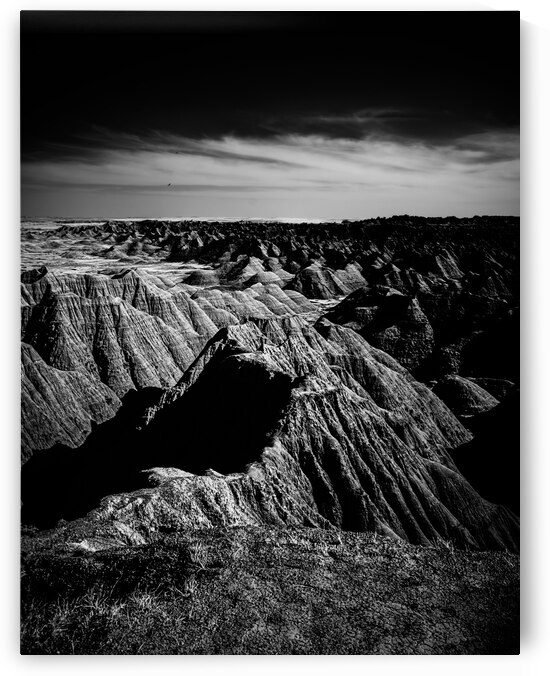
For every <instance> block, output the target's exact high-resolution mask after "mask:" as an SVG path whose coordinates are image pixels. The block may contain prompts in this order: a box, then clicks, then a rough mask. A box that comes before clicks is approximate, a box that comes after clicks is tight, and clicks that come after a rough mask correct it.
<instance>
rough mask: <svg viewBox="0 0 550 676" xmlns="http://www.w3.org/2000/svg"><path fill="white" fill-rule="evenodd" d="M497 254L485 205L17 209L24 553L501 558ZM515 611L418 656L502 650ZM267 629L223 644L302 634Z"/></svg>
mask: <svg viewBox="0 0 550 676" xmlns="http://www.w3.org/2000/svg"><path fill="white" fill-rule="evenodd" d="M39 226H40V227H39ZM518 249H519V223H518V220H517V219H514V218H499V217H475V218H473V219H455V218H447V219H424V218H413V217H409V216H404V217H396V218H391V219H374V220H369V221H361V222H346V221H344V222H342V223H326V224H307V223H296V224H289V223H278V222H256V221H247V222H245V221H240V222H220V223H218V222H206V221H204V222H201V221H193V222H190V221H168V220H167V221H163V220H155V221H144V220H140V221H131V220H125V221H108V222H98V221H90V222H87V223H80V224H76V223H58V224H56V225H55V226H53V225H49V226H48V227H43V224H36V223H35V224H30V223H29V224H24V225H23V227H22V265H23V271H22V275H21V298H22V315H21V317H22V320H21V339H22V502H23V512H22V514H23V517H22V520H23V525H24V527H25V529H24V533H25V535H24V538H23V550H24V552H26V553H27V555H28V558H29V560H32V561H36V557H42V559H40V560H44V561H46V560H47V561H50V563H49V564H48V565H50V564H51V561H60V560H62V561H66V560H67V557H69V559H71V557H74V556H78V557H79V560H80V557H82V556H85V557H88V558H89V559H90V561H97V560H98V559H97V557H100V556H104V557H105V556H115V555H117V556H118V554H115V553H116V552H120V551H121V548H123V550H124V551H134V549H132V548H137V550H140V548H142V549H143V548H145V549H147V548H151V547H153V548H155V547H157V546H160V545H159V544H158V543H159V542H164V541H165V540H166V539H167V538H168V539H170V538H172V539H173V538H176V540H177V538H181V537H185V538H189V537H191V538H193V537H199V534H200V533H221V532H223V533H235V534H236V533H239V532H245V533H247V532H250V533H255V535H253V536H252V535H250V536H246V537H245V536H242V537H244V538H245V540H244V542H245V544H246V547H248V548H250V547H252V544H253V542H254V541H253V540H250V538H260V540H261V546H260V545H259V544H258V547H259V549H260V550H262V551H263V549H265V547H266V546H267V545H266V538H267V540H269V541H271V540H270V538H271V537H272V536H271V535H270V534H272V533H273V532H280V533H281V535H280V542H281V543H282V542H283V541H284V542H285V543H287V539H288V537H287V536H286V535H284V533H287V532H288V533H290V532H294V531H295V529H305V531H304V532H305V533H309V532H310V531H311V532H313V531H315V532H319V533H321V531H322V532H323V533H328V534H331V533H333V534H334V536H332V535H330V537H336V541H337V542H339V543H340V546H341V547H343V548H344V549H343V550H342V551H343V552H344V554H345V557H348V558H349V557H351V558H350V559H349V560H350V561H351V560H352V559H353V556H355V554H354V555H353V556H352V554H351V553H350V552H351V550H349V551H348V549H349V548H348V549H346V547H348V545H349V547H351V543H352V540H351V539H349V537H348V534H350V533H354V534H356V535H354V537H356V538H364V539H363V540H361V542H362V543H363V544H362V545H359V544H358V542H359V541H358V540H357V539H354V540H353V547H355V548H357V547H359V549H361V547H363V546H364V547H366V548H367V549H368V547H369V546H372V538H373V537H380V538H382V539H383V541H384V542H388V543H391V547H390V548H391V550H392V551H394V552H396V551H401V552H402V553H403V552H406V551H409V550H408V549H406V548H407V547H409V548H411V550H410V551H415V550H414V548H415V547H417V548H418V547H420V549H419V550H418V551H420V550H421V549H422V548H427V550H426V551H428V550H429V551H432V549H430V548H433V547H434V546H438V543H439V545H441V543H445V546H447V547H452V548H453V550H454V549H456V550H468V551H469V552H473V551H484V552H489V551H490V552H492V553H491V554H489V553H487V554H486V556H489V557H499V556H502V554H497V553H496V552H503V553H504V555H505V556H506V557H508V558H507V559H506V561H508V562H509V561H512V562H513V563H512V564H510V565H512V567H513V569H514V571H516V572H517V568H516V566H517V557H516V556H515V555H516V554H517V552H518V547H519V520H518V516H517V515H518V513H519V499H518V492H517V491H518V486H517V484H518V481H517V466H518V455H519V448H518V444H519V439H518V433H517V422H516V421H517V417H518V407H517V398H518V385H519V369H518V321H519V320H518V312H519V288H518V287H519V269H518V268H519V251H518ZM239 529H245V530H244V531H241V530H239ZM274 529H275V530H274ZM193 533H195V535H193ZM343 536H345V537H343ZM212 537H217V536H214V535H204V538H207V539H208V538H210V539H211V538H212ZM230 537H232V538H236V537H237V535H231V536H230ZM238 537H241V536H238ZM304 537H306V538H309V537H310V536H309V535H307V536H306V535H304ZM311 537H313V538H314V537H317V536H314V535H311ZM318 537H320V538H326V537H329V536H328V535H321V534H320V535H319V536H318ZM342 537H343V539H342ZM247 538H248V539H247ZM262 538H263V539H262ZM285 538H286V539H285ZM346 538H348V539H346ZM369 538H370V539H369ZM170 542H172V540H170ZM186 542H187V541H186ZM205 542H206V540H205ZM208 542H210V540H208ZM308 542H309V540H308ZM323 542H324V540H323ZM331 542H332V540H331ZM251 543H252V544H251ZM346 543H348V545H346ZM369 543H370V544H369ZM163 546H164V545H163ZM243 546H245V545H243ZM281 546H283V545H281ZM284 546H285V547H286V546H290V545H288V543H287V544H285V545H284ZM300 546H302V545H300ZM303 546H304V547H305V546H306V545H303ZM307 546H308V547H309V545H307ZM389 546H390V545H388V547H389ZM399 547H401V548H405V549H401V550H400V549H399ZM262 548H263V549H262ZM396 548H397V549H396ZM144 551H145V550H144ZM147 551H149V550H147ZM247 551H248V554H247V556H252V559H253V560H255V561H256V563H257V560H256V559H254V555H253V551H252V550H248V549H247ZM251 551H252V553H251ZM297 551H298V550H297ZM354 551H355V550H354ZM361 551H363V550H361ZM365 551H366V550H365ZM363 554H364V552H363ZM363 554H361V556H363ZM285 556H286V555H285ZM396 556H397V555H396ZM400 556H401V555H400ZM461 556H462V554H461ZM468 556H471V557H473V556H474V555H473V554H464V557H465V558H464V562H465V563H464V565H466V566H469V565H472V566H473V565H474V563H473V561H474V560H473V559H469V558H468ZM48 557H50V558H48ZM52 557H53V558H52ZM94 557H95V558H94ZM345 557H344V558H345ZM346 560H347V559H346ZM353 560H354V561H355V564H353V565H356V564H357V557H356V558H355V559H353ZM487 560H489V559H487ZM490 560H491V562H492V563H491V566H493V567H492V568H491V571H492V572H488V573H487V577H486V578H485V579H486V583H487V585H488V587H487V588H489V587H490V586H491V584H493V583H495V584H496V580H497V577H499V578H500V577H501V574H502V568H499V565H500V564H499V565H497V564H496V563H495V562H496V561H497V558H493V559H490ZM300 561H301V562H302V564H303V566H306V567H307V565H310V563H308V561H309V559H308V557H307V555H306V554H305V553H304V554H303V556H302V557H301V558H300V556H298V563H297V564H296V565H298V567H300V565H302V564H301V563H300ZM395 561H397V558H396V559H395ZM498 561H501V559H498ZM306 564H307V565H306ZM29 565H31V564H29ZM44 565H45V564H44ZM63 565H65V564H63ZM94 565H95V564H94ZM251 565H252V564H251ZM254 565H256V564H254ZM350 565H351V564H350ZM396 565H397V564H396ZM437 565H439V562H438V564H437ZM476 565H477V564H476ZM484 565H485V564H484ZM502 565H504V564H502ZM506 565H507V564H506ZM59 566H60V568H59V570H61V569H62V567H63V566H62V565H61V564H59ZM31 567H32V566H31ZM352 568H353V566H352ZM346 570H348V569H346ZM351 570H352V569H351V568H350V569H349V570H348V573H349V574H350V575H352V574H353V575H355V573H352V572H351ZM353 570H355V568H354V569H353ZM357 570H359V568H357ZM392 570H393V573H395V570H396V569H395V568H394V569H392ZM393 573H392V574H393ZM357 574H359V573H357ZM274 576H275V573H274ZM260 577H261V576H260ZM31 578H32V576H31ZM37 579H38V578H37ZM274 579H275V577H273V578H271V583H272V582H273V580H274ZM465 579H470V577H469V576H468V575H466V576H465ZM502 579H503V578H502ZM354 580H355V583H354V584H358V585H359V582H358V578H357V577H355V578H354ZM256 582H258V581H257V580H256ZM36 584H37V585H38V584H39V583H38V582H36ZM335 584H336V582H335ZM338 584H340V582H338ZM365 584H366V583H365ZM465 584H466V583H465ZM499 584H500V582H499ZM510 585H511V586H510ZM510 585H508V587H506V591H502V590H500V591H499V592H498V593H497V592H495V599H496V598H497V597H498V600H495V599H493V600H492V601H491V602H494V604H495V605H494V615H495V621H496V615H498V614H499V613H500V614H501V617H504V616H505V615H506V613H507V612H508V611H509V608H510V607H511V606H513V605H514V604H515V603H517V598H516V592H515V591H513V589H515V587H514V586H513V584H512V582H510ZM29 593H30V592H29ZM201 598H202V597H201ZM487 598H489V597H487ZM491 598H492V597H491ZM485 601H487V599H485ZM205 603H206V602H205ZM216 603H218V602H216ZM326 603H328V602H326ZM415 603H418V599H416V600H415ZM421 603H422V602H421ZM489 607H492V606H490V604H489ZM386 610H387V607H386ZM425 610H426V608H424V609H423V612H424V611H425ZM211 611H212V608H211V606H208V604H206V605H205V606H204V608H203V611H202V612H204V613H208V612H211ZM331 612H335V610H334V608H332V611H331ZM357 612H359V611H357ZM403 612H404V611H403ZM461 612H462V611H461ZM464 612H466V611H464ZM488 612H489V611H488ZM502 613H504V615H503V614H502ZM245 614H246V613H245ZM461 617H462V619H464V617H465V616H462V615H461ZM507 621H508V620H507ZM516 621H517V618H516V617H515V615H513V614H512V616H511V619H510V621H509V623H508V624H507V625H506V628H505V629H504V630H503V631H502V632H500V630H498V631H497V630H495V626H489V627H487V632H489V633H490V635H491V637H492V638H489V639H487V642H486V643H485V644H483V640H484V639H483V640H482V639H480V641H481V644H483V645H482V647H480V645H481V644H479V645H477V647H474V646H473V644H472V645H470V644H468V645H469V647H467V646H466V644H464V645H462V647H461V648H460V647H459V648H456V645H455V648H453V647H452V646H451V647H449V646H450V644H448V642H446V639H445V640H443V639H442V640H441V641H442V642H440V644H439V648H437V646H436V647H434V645H435V644H434V645H432V644H430V646H431V647H430V648H428V649H426V650H424V651H425V652H426V651H427V652H437V651H438V650H439V651H442V652H453V651H458V652H461V651H462V652H468V651H474V652H475V651H476V650H477V651H478V652H479V651H483V650H493V651H504V652H507V651H508V652H509V651H510V646H509V644H510V641H509V640H508V639H506V641H507V642H506V645H504V644H502V641H504V638H502V637H506V636H508V638H509V635H510V632H511V633H512V635H514V628H513V627H514V626H515V625H514V622H516ZM425 622H427V623H428V624H429V623H430V620H425ZM510 623H511V624H510ZM319 626H321V625H319ZM468 626H469V625H468ZM465 627H466V625H464V626H462V629H461V631H462V632H466V634H468V632H473V631H474V630H473V629H472V627H470V628H469V629H468V628H465ZM511 627H512V628H511ZM319 630H320V631H321V632H322V631H325V629H319ZM228 631H229V630H228ZM478 631H479V628H478V629H475V632H478ZM499 632H500V633H499ZM498 635H500V637H501V638H500V639H499V638H498ZM495 636H497V638H495ZM264 639H265V636H264V638H263V639H262V640H264ZM285 640H286V639H285ZM499 640H500V641H501V642H500V643H499ZM258 641H260V639H258ZM494 641H496V643H495V642H494ZM512 642H513V641H512ZM306 643H307V642H306ZM436 643H437V641H436ZM451 643H452V642H451ZM230 644H231V645H233V644H232V643H231V641H229V643H226V644H225V647H223V646H222V647H220V646H218V648H216V649H215V650H214V648H212V646H210V648H208V650H211V651H214V652H231V648H230V647H228V646H229V645H230ZM275 644H276V648H273V645H275ZM275 644H269V646H271V647H269V646H268V647H267V648H265V647H264V648H262V647H261V646H262V645H263V644H262V643H261V641H260V642H259V643H254V641H252V643H251V644H250V645H248V644H247V649H246V650H247V651H248V652H251V651H252V652H253V651H254V650H256V651H259V652H270V651H273V650H275V651H277V650H278V651H281V650H283V648H282V647H281V646H282V645H283V644H284V645H285V646H286V647H285V649H284V650H285V651H286V652H292V651H297V652H316V651H317V652H318V651H319V650H318V649H317V648H316V647H315V646H314V645H313V644H312V643H311V642H310V643H307V645H306V646H305V647H304V646H302V648H300V647H299V646H298V647H296V646H294V647H292V646H291V647H288V646H287V645H286V643H285V642H284V641H283V643H281V642H280V641H279V643H277V642H275ZM352 644H353V645H351V647H350V649H349V651H350V652H361V651H363V652H369V651H370V652H384V651H389V652H392V651H393V652H407V651H408V652H411V651H413V652H414V650H413V644H414V642H412V643H411V642H410V641H409V642H408V643H407V641H404V643H402V645H401V644H399V642H398V644H399V645H401V647H399V646H398V644H396V646H397V647H396V646H394V647H393V648H387V646H386V647H380V646H379V645H378V644H376V645H374V644H372V645H371V644H369V643H368V641H367V642H366V643H365V642H364V641H363V639H361V640H358V641H356V642H353V641H352ZM297 645H298V644H297ZM384 645H385V644H384ZM368 646H370V647H368ZM377 646H378V647H377ZM442 646H443V647H442ZM157 647H158V646H157ZM272 648H273V650H272ZM287 648H288V649H287ZM186 649H187V651H188V652H193V650H195V651H198V652H200V650H201V649H202V648H199V647H197V646H195V648H192V647H190V645H189V646H187V648H184V649H183V652H185V650H186ZM159 650H160V649H159ZM29 651H31V652H32V651H33V648H32V647H31V648H29ZM152 651H154V650H153V649H152ZM237 652H238V651H237ZM420 652H422V651H420Z"/></svg>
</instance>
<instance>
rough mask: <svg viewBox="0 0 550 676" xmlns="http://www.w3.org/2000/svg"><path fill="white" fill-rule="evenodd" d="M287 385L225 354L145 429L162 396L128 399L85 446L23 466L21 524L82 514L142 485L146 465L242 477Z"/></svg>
mask: <svg viewBox="0 0 550 676" xmlns="http://www.w3.org/2000/svg"><path fill="white" fill-rule="evenodd" d="M291 387H292V379H291V378H290V377H289V376H286V375H285V374H283V373H279V372H276V371H271V370H268V369H267V368H266V367H265V366H264V365H263V364H262V363H260V362H258V361H255V360H247V359H246V358H243V355H237V354H228V353H227V352H225V353H220V354H217V355H215V356H214V357H213V359H212V360H211V361H210V362H209V363H208V365H207V366H206V367H205V369H204V371H203V373H202V374H201V375H200V377H199V379H198V380H197V382H196V383H195V384H194V385H193V386H192V387H190V388H189V390H188V391H187V392H186V393H185V394H184V395H183V396H182V397H181V398H180V399H178V400H176V401H175V402H173V403H172V404H170V405H169V406H167V407H166V408H164V409H161V410H159V411H158V412H157V414H156V415H155V417H154V418H153V420H152V421H151V422H150V423H149V425H147V426H146V427H143V428H142V429H139V427H140V424H142V419H143V413H144V411H145V409H146V408H147V407H148V406H150V405H151V403H153V402H155V401H158V400H159V398H160V391H159V390H157V391H153V390H152V389H149V390H147V391H142V392H139V393H136V392H133V393H131V394H130V395H128V396H127V397H126V398H125V399H124V402H123V406H122V407H121V409H120V410H119V412H118V413H117V415H116V416H115V417H114V418H113V419H111V420H109V421H107V422H106V423H104V424H102V425H100V426H98V427H97V428H95V429H94V430H93V432H92V433H91V435H90V436H89V437H88V439H87V440H86V442H85V443H84V444H83V445H82V446H80V447H79V448H76V449H72V448H68V447H66V446H63V445H61V444H59V445H56V446H54V447H53V448H51V449H49V450H46V451H39V452H36V453H35V455H34V456H33V457H32V458H31V459H30V460H29V461H28V462H27V463H26V464H25V465H24V466H23V468H22V489H21V490H22V501H23V511H22V522H23V524H25V525H34V526H37V527H39V528H49V527H53V526H54V525H55V524H56V523H57V521H58V520H59V519H61V518H63V519H67V520H71V519H75V518H77V517H79V516H82V515H83V514H85V513H86V512H88V511H89V510H90V509H92V508H94V507H96V506H97V505H98V504H99V501H100V499H101V498H102V497H104V496H107V495H112V494H115V493H120V492H123V491H131V490H135V489H137V488H140V487H143V486H144V485H146V483H145V477H144V475H143V474H142V473H141V471H142V470H144V469H149V468H151V467H178V468H180V469H184V470H186V471H189V472H193V473H196V474H201V473H203V472H204V471H205V470H206V469H208V468H212V469H214V470H217V471H219V472H222V473H229V472H238V471H243V470H244V469H245V466H246V465H247V464H248V463H250V462H252V461H254V460H257V459H258V457H259V455H260V453H261V450H262V448H263V447H264V446H265V445H266V440H267V439H268V437H269V435H270V434H271V432H272V430H273V427H274V425H275V424H276V422H277V420H278V419H279V418H280V416H281V414H282V411H283V409H284V407H285V406H286V404H287V403H288V400H289V396H290V390H291Z"/></svg>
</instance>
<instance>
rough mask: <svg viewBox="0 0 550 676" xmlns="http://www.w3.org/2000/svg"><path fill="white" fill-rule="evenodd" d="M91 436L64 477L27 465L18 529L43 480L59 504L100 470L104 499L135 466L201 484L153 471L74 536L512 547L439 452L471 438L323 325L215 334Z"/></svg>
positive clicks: (378, 359)
mask: <svg viewBox="0 0 550 676" xmlns="http://www.w3.org/2000/svg"><path fill="white" fill-rule="evenodd" d="M344 372H345V375H344ZM102 427H103V428H105V429H102V428H98V429H97V430H96V431H95V432H94V433H93V434H92V435H91V436H90V438H89V439H88V441H87V442H86V444H84V446H83V447H81V448H80V449H79V450H78V453H79V454H80V458H81V459H82V463H81V464H80V465H74V466H73V469H72V473H69V474H67V473H66V457H64V456H63V455H61V456H59V457H60V465H59V466H56V464H55V459H56V458H55V457H54V456H52V457H50V458H48V457H47V456H46V455H44V454H41V456H40V457H39V458H38V459H37V461H35V463H34V464H33V461H30V462H29V463H27V465H26V467H25V468H24V477H25V480H26V482H27V485H28V486H29V495H28V496H24V497H23V500H24V502H25V497H27V498H28V500H30V501H31V502H27V507H28V509H29V510H30V511H29V512H28V514H29V515H30V516H31V519H32V517H33V514H32V500H37V501H38V503H40V502H41V499H40V495H39V492H40V482H41V481H44V480H45V476H44V471H45V470H46V469H47V468H48V467H49V468H50V475H51V477H50V478H49V480H48V481H47V482H46V483H47V485H48V490H51V488H52V486H51V481H55V479H56V477H57V481H58V486H57V487H56V490H55V494H56V496H57V497H58V499H61V498H62V496H63V493H65V494H67V495H68V504H74V500H75V495H74V494H73V492H74V487H75V486H79V489H78V492H79V493H81V491H82V484H83V483H84V482H83V477H86V481H90V479H93V481H92V483H91V485H98V484H99V483H100V473H102V472H104V471H105V469H106V468H105V466H104V465H103V462H102V459H103V458H105V459H107V458H109V461H110V465H109V467H108V471H109V472H110V473H111V476H110V477H109V482H108V485H106V486H105V487H104V488H105V490H106V492H107V493H110V492H114V490H113V489H115V488H116V486H117V485H118V486H122V485H124V481H125V479H126V478H127V477H131V476H132V474H134V477H133V478H134V480H135V481H138V478H137V475H138V474H139V473H140V472H141V471H142V470H143V469H147V467H146V465H147V463H150V465H151V466H152V465H153V464H156V465H160V466H172V467H179V468H181V469H183V470H185V471H186V472H192V473H193V474H200V475H201V476H194V475H193V474H185V475H181V476H178V473H177V472H175V471H173V472H172V473H169V474H168V475H167V476H166V477H165V478H164V477H163V476H162V474H161V475H158V474H157V475H156V476H157V480H156V483H157V484H158V485H157V486H155V487H154V488H142V489H139V490H137V491H135V492H132V493H125V494H119V495H111V496H110V497H107V498H105V499H104V500H103V501H102V503H101V505H100V506H99V507H98V508H96V509H95V510H94V511H93V512H92V513H91V514H90V515H89V516H88V517H87V518H86V520H85V524H86V525H83V522H80V523H79V525H78V529H79V532H81V533H82V532H84V533H86V538H85V539H86V540H87V542H88V543H89V546H96V545H93V542H96V541H97V542H99V543H100V544H99V545H97V546H104V545H103V544H101V543H104V542H111V544H116V543H121V542H126V543H134V544H135V543H138V542H146V541H147V539H148V537H150V535H151V534H153V533H155V532H158V531H165V530H179V529H181V528H185V527H190V526H193V525H194V526H196V525H197V524H198V525H202V526H218V525H225V526H227V525H258V524H260V523H263V524H269V525H277V526H296V525H301V526H316V527H325V528H327V527H328V528H341V529H345V530H356V531H360V530H373V531H378V532H380V533H384V534H391V535H392V536H394V537H397V538H403V539H405V540H409V541H411V542H415V543H424V544H426V543H428V542H430V541H434V540H437V539H438V538H444V539H448V540H452V541H453V542H455V543H456V544H458V545H459V546H468V547H474V548H477V547H481V548H497V549H498V548H509V549H514V548H515V546H516V542H517V522H516V520H515V518H514V517H513V515H512V514H511V513H510V512H508V511H507V510H506V509H505V508H500V507H495V506H494V505H491V504H489V503H487V502H485V501H484V500H483V499H481V498H480V497H479V495H477V493H475V491H474V490H473V489H472V488H471V486H470V485H469V484H468V483H467V482H466V481H465V480H464V478H463V477H462V475H461V474H460V473H459V472H458V470H457V469H456V466H455V465H454V463H453V461H452V460H451V458H450V456H449V455H448V453H447V450H446V449H448V448H451V447H456V446H457V445H459V444H460V443H463V442H465V441H468V440H469V439H470V438H471V435H470V434H469V433H468V432H467V431H466V430H465V429H464V428H463V427H462V425H461V424H460V423H459V422H458V420H457V419H456V418H455V416H454V415H453V414H452V413H451V411H450V410H449V409H448V408H447V407H446V406H445V405H444V404H443V403H442V402H441V400H439V399H438V398H437V397H436V396H435V395H434V394H433V393H432V392H431V391H430V390H429V388H427V387H426V386H424V385H422V384H420V383H418V382H416V381H415V380H414V379H413V378H412V377H411V376H410V374H409V373H408V372H407V371H406V370H405V369H404V368H403V367H401V366H400V365H399V364H398V363H397V362H396V361H395V360H393V359H392V358H391V357H389V356H388V355H386V354H385V353H383V352H381V351H379V350H376V349H375V348H372V347H371V346H370V345H369V344H368V343H367V342H366V341H364V339H362V338H361V337H360V336H358V335H357V334H356V333H355V332H353V331H352V330H350V329H345V328H342V327H337V326H334V325H331V324H330V323H328V322H326V320H323V321H322V322H321V325H319V326H318V327H317V328H316V327H314V326H311V325H310V324H309V323H308V322H306V321H304V320H302V319H299V318H280V319H266V320H263V319H259V320H255V321H251V322H247V323H245V324H241V325H235V326H229V327H227V328H225V329H222V330H221V331H219V332H218V334H217V335H216V336H215V337H214V338H213V339H212V340H211V341H210V342H209V344H208V345H207V346H206V347H205V350H204V351H203V352H202V354H201V355H200V356H199V358H198V359H197V361H196V362H195V364H194V365H193V366H192V367H191V368H190V369H189V370H188V371H187V372H186V374H185V376H184V377H183V379H182V380H181V381H180V383H178V385H176V387H175V388H173V389H171V390H168V391H167V392H166V393H164V394H163V395H162V396H161V397H160V398H159V400H158V401H157V402H156V403H155V404H153V405H151V406H148V407H146V408H145V410H144V411H143V413H142V415H141V416H140V419H139V421H138V422H137V424H135V423H134V424H127V425H125V426H123V428H122V429H121V430H118V433H117V434H116V435H115V434H113V432H114V427H113V425H111V426H110V427H109V426H108V425H106V426H102ZM122 439H124V446H123V447H121V446H120V441H121V440H122ZM161 439H162V445H159V440H161ZM154 444H157V447H156V448H155V446H154ZM40 460H43V461H44V463H46V464H43V463H42V464H41V463H40V462H39V461H40ZM117 462H118V468H117ZM63 468H65V473H64V472H63ZM94 468H97V469H96V470H95V472H94ZM207 470H210V471H207ZM117 472H118V476H117ZM159 476H160V479H161V480H160V481H159V478H158V477H159ZM31 486H32V488H31ZM80 497H81V498H82V497H83V496H82V495H81V496H80ZM89 498H90V501H91V502H93V496H89ZM96 499H97V498H96ZM51 506H53V505H51ZM64 509H65V510H66V509H67V506H66V505H63V503H62V500H61V502H60V503H59V510H60V511H59V512H58V513H57V514H56V516H57V517H59V516H67V515H69V516H71V514H70V513H68V512H66V511H65V512H64V511H63V510H64ZM41 515H44V511H42V513H41ZM35 516H36V515H35ZM67 537H70V527H69V534H68V535H67ZM90 538H91V539H90ZM97 538H99V539H97ZM92 541H93V542H92ZM90 543H92V544H90Z"/></svg>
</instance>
